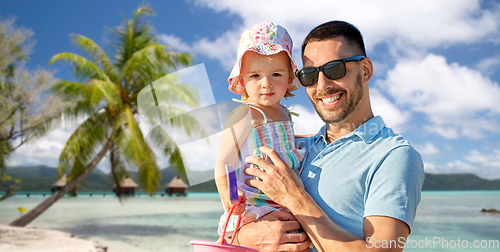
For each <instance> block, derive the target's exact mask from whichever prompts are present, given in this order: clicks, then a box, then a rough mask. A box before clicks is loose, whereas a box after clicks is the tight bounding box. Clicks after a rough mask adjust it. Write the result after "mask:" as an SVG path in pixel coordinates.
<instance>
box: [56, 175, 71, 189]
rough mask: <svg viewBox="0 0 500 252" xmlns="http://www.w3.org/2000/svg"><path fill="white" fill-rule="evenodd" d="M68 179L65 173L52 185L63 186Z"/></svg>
mask: <svg viewBox="0 0 500 252" xmlns="http://www.w3.org/2000/svg"><path fill="white" fill-rule="evenodd" d="M67 181H68V176H66V174H64V175H63V176H62V177H61V178H60V179H59V180H58V181H57V182H55V183H54V184H52V187H56V186H57V187H63V186H65V185H66V182H67Z"/></svg>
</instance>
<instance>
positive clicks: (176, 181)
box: [166, 176, 189, 188]
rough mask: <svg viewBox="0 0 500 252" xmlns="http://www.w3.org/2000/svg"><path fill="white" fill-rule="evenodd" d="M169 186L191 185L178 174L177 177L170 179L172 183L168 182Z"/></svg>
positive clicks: (185, 186) (183, 186)
mask: <svg viewBox="0 0 500 252" xmlns="http://www.w3.org/2000/svg"><path fill="white" fill-rule="evenodd" d="M166 187H167V188H188V187H189V186H188V185H187V184H186V183H185V182H184V180H182V179H181V178H180V177H179V176H176V177H175V178H173V179H172V181H170V183H168V184H167V186H166Z"/></svg>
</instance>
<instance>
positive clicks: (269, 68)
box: [241, 51, 291, 106]
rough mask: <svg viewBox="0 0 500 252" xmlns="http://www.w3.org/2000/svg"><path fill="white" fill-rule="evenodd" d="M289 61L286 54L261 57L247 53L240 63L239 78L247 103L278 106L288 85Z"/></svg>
mask: <svg viewBox="0 0 500 252" xmlns="http://www.w3.org/2000/svg"><path fill="white" fill-rule="evenodd" d="M290 73H291V71H290V59H289V58H288V54H287V53H286V52H280V53H278V54H274V55H261V54H258V53H256V52H252V51H248V52H246V53H245V54H244V55H243V59H242V61H241V77H242V78H243V85H245V91H246V92H247V94H248V100H247V101H249V102H254V103H255V104H257V105H260V106H279V102H280V100H281V98H283V96H285V94H286V90H287V89H288V85H289V83H290V79H291V78H290V77H291V76H290Z"/></svg>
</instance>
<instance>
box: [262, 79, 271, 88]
mask: <svg viewBox="0 0 500 252" xmlns="http://www.w3.org/2000/svg"><path fill="white" fill-rule="evenodd" d="M261 85H262V88H263V89H270V88H271V87H272V85H271V82H270V81H269V78H267V77H265V78H262V84H261Z"/></svg>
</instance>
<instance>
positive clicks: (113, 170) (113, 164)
mask: <svg viewBox="0 0 500 252" xmlns="http://www.w3.org/2000/svg"><path fill="white" fill-rule="evenodd" d="M115 151H116V146H115V143H114V141H113V143H112V144H111V151H110V152H109V161H110V163H111V174H112V175H113V180H114V181H115V189H114V190H115V193H116V196H117V197H118V199H120V201H121V200H122V188H121V186H120V181H119V180H118V177H117V176H116V160H115Z"/></svg>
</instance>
